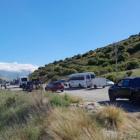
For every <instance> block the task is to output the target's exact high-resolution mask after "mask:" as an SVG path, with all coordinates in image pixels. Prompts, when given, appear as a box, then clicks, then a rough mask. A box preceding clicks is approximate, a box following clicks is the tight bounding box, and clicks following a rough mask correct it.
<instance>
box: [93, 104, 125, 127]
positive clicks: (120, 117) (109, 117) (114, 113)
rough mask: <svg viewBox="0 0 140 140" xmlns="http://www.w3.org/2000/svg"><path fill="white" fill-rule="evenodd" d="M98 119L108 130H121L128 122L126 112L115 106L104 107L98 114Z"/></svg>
mask: <svg viewBox="0 0 140 140" xmlns="http://www.w3.org/2000/svg"><path fill="white" fill-rule="evenodd" d="M96 119H97V121H99V122H100V123H101V124H102V125H103V126H104V127H106V128H108V129H119V128H120V127H121V126H122V125H124V123H125V120H127V118H126V114H125V112H124V111H123V110H122V109H121V108H118V107H115V106H106V107H104V108H103V109H102V110H101V111H99V112H98V113H97V114H96Z"/></svg>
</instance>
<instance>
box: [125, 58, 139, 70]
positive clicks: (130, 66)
mask: <svg viewBox="0 0 140 140" xmlns="http://www.w3.org/2000/svg"><path fill="white" fill-rule="evenodd" d="M138 67H139V62H138V61H137V60H131V61H129V62H127V66H126V69H127V70H131V69H135V68H138Z"/></svg>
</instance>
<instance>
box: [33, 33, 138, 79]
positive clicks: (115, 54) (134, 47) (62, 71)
mask: <svg viewBox="0 0 140 140" xmlns="http://www.w3.org/2000/svg"><path fill="white" fill-rule="evenodd" d="M116 62H117V65H116ZM139 67H140V33H139V34H137V35H132V36H130V37H129V38H127V39H125V40H122V41H119V42H116V43H113V44H110V45H107V46H105V47H102V48H97V49H96V50H90V51H89V52H86V53H84V54H78V55H75V56H73V57H71V58H66V59H65V60H59V61H54V62H53V63H50V64H47V65H45V66H44V67H40V68H38V70H36V71H35V72H33V73H32V74H31V75H30V77H31V79H34V78H39V79H41V80H42V81H48V80H51V79H53V80H55V79H58V78H63V77H65V76H67V75H69V74H72V73H76V72H85V71H91V72H95V73H96V75H104V74H107V73H110V72H114V71H116V70H117V71H126V70H131V69H136V68H139Z"/></svg>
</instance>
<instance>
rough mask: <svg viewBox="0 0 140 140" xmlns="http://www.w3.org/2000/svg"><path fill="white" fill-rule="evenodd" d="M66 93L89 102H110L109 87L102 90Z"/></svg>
mask: <svg viewBox="0 0 140 140" xmlns="http://www.w3.org/2000/svg"><path fill="white" fill-rule="evenodd" d="M65 93H67V94H69V95H73V96H78V97H81V98H83V99H84V100H87V101H96V102H101V101H108V100H109V97H108V87H106V88H101V89H68V90H66V91H65Z"/></svg>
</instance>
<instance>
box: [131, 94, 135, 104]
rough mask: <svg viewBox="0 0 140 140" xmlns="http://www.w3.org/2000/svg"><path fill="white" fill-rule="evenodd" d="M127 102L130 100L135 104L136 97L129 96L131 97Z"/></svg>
mask: <svg viewBox="0 0 140 140" xmlns="http://www.w3.org/2000/svg"><path fill="white" fill-rule="evenodd" d="M129 100H130V101H131V102H132V103H135V101H136V97H134V95H133V94H131V97H130V98H129Z"/></svg>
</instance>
